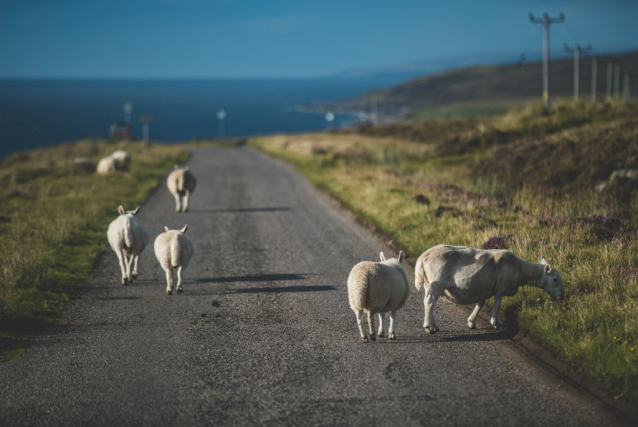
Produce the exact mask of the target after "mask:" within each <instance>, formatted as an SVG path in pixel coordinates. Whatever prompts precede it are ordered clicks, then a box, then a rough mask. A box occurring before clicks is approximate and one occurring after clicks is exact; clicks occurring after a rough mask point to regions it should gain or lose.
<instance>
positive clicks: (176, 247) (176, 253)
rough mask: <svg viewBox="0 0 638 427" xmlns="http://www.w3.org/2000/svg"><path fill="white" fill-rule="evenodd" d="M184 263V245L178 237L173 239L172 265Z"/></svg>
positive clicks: (177, 265)
mask: <svg viewBox="0 0 638 427" xmlns="http://www.w3.org/2000/svg"><path fill="white" fill-rule="evenodd" d="M181 263H182V245H180V244H179V240H178V239H176V238H175V239H173V240H171V267H179V266H180V264H181Z"/></svg>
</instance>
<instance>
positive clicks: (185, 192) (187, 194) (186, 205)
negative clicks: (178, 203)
mask: <svg viewBox="0 0 638 427" xmlns="http://www.w3.org/2000/svg"><path fill="white" fill-rule="evenodd" d="M190 195H191V193H190V191H188V190H184V212H188V200H189V199H190Z"/></svg>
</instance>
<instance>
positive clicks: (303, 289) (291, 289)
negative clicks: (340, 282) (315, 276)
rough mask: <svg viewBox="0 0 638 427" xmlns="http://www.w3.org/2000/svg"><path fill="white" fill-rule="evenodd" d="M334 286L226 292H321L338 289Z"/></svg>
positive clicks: (283, 287)
mask: <svg viewBox="0 0 638 427" xmlns="http://www.w3.org/2000/svg"><path fill="white" fill-rule="evenodd" d="M336 290H337V288H335V287H334V286H277V287H274V288H244V289H235V290H232V291H228V292H225V293H228V294H257V293H268V292H274V293H278V292H320V291H336Z"/></svg>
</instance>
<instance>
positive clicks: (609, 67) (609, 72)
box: [606, 59, 613, 101]
mask: <svg viewBox="0 0 638 427" xmlns="http://www.w3.org/2000/svg"><path fill="white" fill-rule="evenodd" d="M612 69H613V63H612V62H611V59H608V60H607V93H606V98H607V101H609V100H610V99H611V82H612Z"/></svg>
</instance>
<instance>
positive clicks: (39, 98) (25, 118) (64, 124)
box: [0, 79, 382, 157]
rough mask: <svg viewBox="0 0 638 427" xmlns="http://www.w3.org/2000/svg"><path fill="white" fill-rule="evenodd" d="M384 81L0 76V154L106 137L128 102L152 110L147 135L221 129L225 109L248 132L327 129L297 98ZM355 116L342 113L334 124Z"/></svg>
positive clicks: (330, 97) (179, 136) (332, 97)
mask: <svg viewBox="0 0 638 427" xmlns="http://www.w3.org/2000/svg"><path fill="white" fill-rule="evenodd" d="M381 85H382V83H380V82H378V81H374V80H356V79H324V80H201V81H195V80H193V81H190V80H183V81H179V80H174V81H145V80H113V81H91V80H0V129H1V130H0V157H4V156H6V155H7V154H9V153H11V152H14V151H20V150H28V149H32V148H35V147H41V146H48V145H52V144H58V143H62V142H67V141H74V140H78V139H82V138H86V137H101V138H106V137H108V130H109V127H110V125H111V124H112V123H114V122H116V121H123V120H124V112H123V104H124V103H125V102H131V103H132V104H133V112H132V123H133V129H132V132H133V134H134V135H135V136H137V137H138V138H141V136H142V127H141V125H140V124H139V123H137V121H136V118H137V117H138V116H139V115H142V114H152V115H153V116H155V122H154V123H152V124H151V127H150V139H151V140H153V141H162V142H169V143H170V142H179V141H185V140H190V139H192V138H200V139H204V138H209V137H216V136H218V135H219V132H220V129H219V128H218V126H219V122H218V119H217V112H218V111H219V110H220V109H223V110H225V111H226V113H227V115H226V119H225V121H224V134H225V135H226V136H248V135H258V134H270V133H277V132H303V131H318V130H325V129H327V128H328V127H329V126H330V124H329V123H328V122H326V120H325V117H324V115H323V114H317V113H308V112H302V111H299V109H297V107H298V106H300V105H304V104H308V103H313V102H332V101H337V100H341V99H347V98H350V97H353V96H356V95H358V94H361V93H363V92H365V91H368V90H370V89H373V88H378V87H380V86H381ZM353 120H354V117H352V116H347V115H337V117H336V119H335V123H334V124H333V126H341V125H344V124H347V123H348V122H352V121H353Z"/></svg>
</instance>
